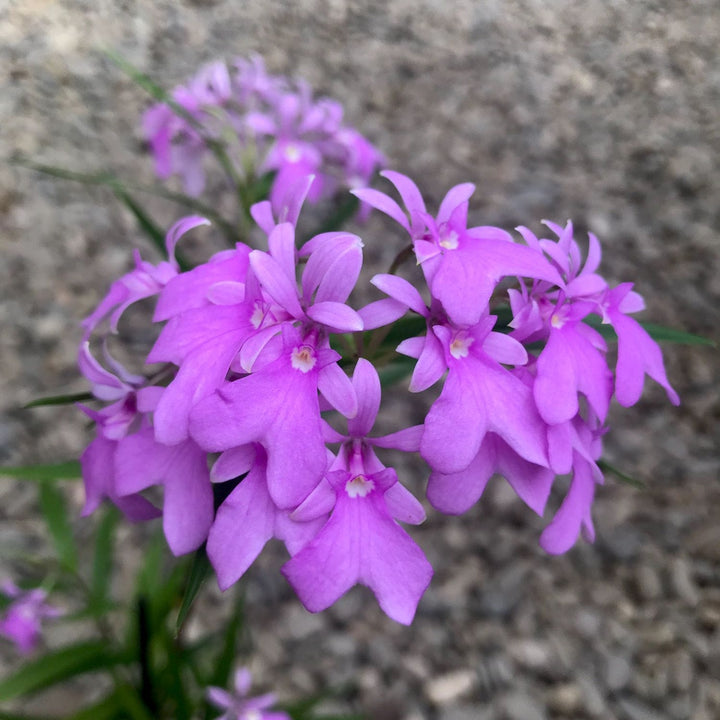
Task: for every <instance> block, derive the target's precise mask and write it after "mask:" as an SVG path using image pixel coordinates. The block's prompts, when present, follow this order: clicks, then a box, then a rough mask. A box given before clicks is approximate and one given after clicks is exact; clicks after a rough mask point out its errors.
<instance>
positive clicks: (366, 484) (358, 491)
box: [345, 475, 375, 498]
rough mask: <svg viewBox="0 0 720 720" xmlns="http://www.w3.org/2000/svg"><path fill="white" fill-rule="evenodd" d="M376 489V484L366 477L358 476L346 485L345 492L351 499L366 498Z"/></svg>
mask: <svg viewBox="0 0 720 720" xmlns="http://www.w3.org/2000/svg"><path fill="white" fill-rule="evenodd" d="M374 487H375V483H374V482H373V481H372V480H369V479H368V478H366V477H365V476H364V475H356V476H355V477H354V478H352V480H348V481H347V482H346V483H345V492H346V493H347V494H348V495H349V496H350V497H351V498H356V497H365V496H366V495H367V494H368V493H369V492H371V491H372V489H373V488H374Z"/></svg>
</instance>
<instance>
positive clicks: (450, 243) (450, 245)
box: [440, 230, 459, 250]
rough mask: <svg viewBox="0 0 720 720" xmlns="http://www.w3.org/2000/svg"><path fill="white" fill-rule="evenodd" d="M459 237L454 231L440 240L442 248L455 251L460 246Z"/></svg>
mask: <svg viewBox="0 0 720 720" xmlns="http://www.w3.org/2000/svg"><path fill="white" fill-rule="evenodd" d="M458 237H459V236H458V234H457V233H456V232H455V231H454V230H451V231H450V232H449V233H446V234H444V235H443V236H442V237H441V238H440V247H443V248H445V249H446V250H455V249H456V248H457V246H458Z"/></svg>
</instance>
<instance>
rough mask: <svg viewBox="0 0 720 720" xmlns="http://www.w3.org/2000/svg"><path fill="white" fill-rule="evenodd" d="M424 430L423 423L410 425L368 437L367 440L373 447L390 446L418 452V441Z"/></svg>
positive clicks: (404, 450)
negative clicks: (395, 430) (387, 433)
mask: <svg viewBox="0 0 720 720" xmlns="http://www.w3.org/2000/svg"><path fill="white" fill-rule="evenodd" d="M424 432H425V426H424V425H413V426H412V427H409V428H405V429H404V430H398V431H397V432H394V433H390V434H389V435H383V436H381V437H376V438H370V439H369V442H370V443H372V444H373V445H374V446H375V447H381V448H392V449H394V450H402V451H403V452H419V451H420V441H421V439H422V436H423V433H424Z"/></svg>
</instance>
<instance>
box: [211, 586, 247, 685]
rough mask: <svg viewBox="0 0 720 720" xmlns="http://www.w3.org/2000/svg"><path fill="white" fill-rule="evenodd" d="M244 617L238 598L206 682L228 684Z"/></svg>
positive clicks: (241, 603)
mask: <svg viewBox="0 0 720 720" xmlns="http://www.w3.org/2000/svg"><path fill="white" fill-rule="evenodd" d="M244 617H245V604H244V603H243V601H242V600H238V601H237V603H236V605H235V609H234V611H233V614H232V616H231V617H230V621H229V622H228V624H227V625H226V627H225V629H224V633H223V644H222V647H221V648H220V653H219V655H218V657H217V659H216V661H215V667H214V670H213V673H212V675H211V676H210V680H209V682H208V683H207V684H208V685H214V686H215V687H221V688H224V687H227V686H228V685H229V684H230V673H231V671H232V668H233V664H234V663H235V659H236V658H237V654H238V652H237V651H238V642H239V640H240V632H241V630H242V628H243V621H244Z"/></svg>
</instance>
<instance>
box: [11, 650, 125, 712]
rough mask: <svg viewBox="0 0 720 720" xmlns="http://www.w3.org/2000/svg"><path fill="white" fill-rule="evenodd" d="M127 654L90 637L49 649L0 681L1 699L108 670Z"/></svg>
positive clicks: (123, 660)
mask: <svg viewBox="0 0 720 720" xmlns="http://www.w3.org/2000/svg"><path fill="white" fill-rule="evenodd" d="M125 660H126V658H123V657H122V656H121V655H119V654H116V653H112V652H110V651H109V650H108V647H107V645H106V644H105V643H104V642H98V641H89V642H82V643H78V644H76V645H70V646H67V647H64V648H62V649H60V650H56V651H54V652H49V653H46V654H45V655H42V656H41V657H39V658H37V659H36V660H31V661H30V662H28V663H26V664H25V665H23V666H22V667H21V668H20V669H19V670H17V671H16V672H15V673H13V674H12V675H10V677H7V678H5V679H4V680H2V681H0V702H7V701H8V700H13V699H14V698H17V697H20V696H21V695H26V694H28V693H32V692H36V691H38V690H43V689H44V688H48V687H51V686H53V685H57V684H58V683H60V682H63V681H65V680H67V679H69V678H71V677H76V676H77V675H83V674H84V673H87V672H97V671H99V670H107V669H109V668H110V667H112V666H114V665H117V664H119V663H122V662H125Z"/></svg>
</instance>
